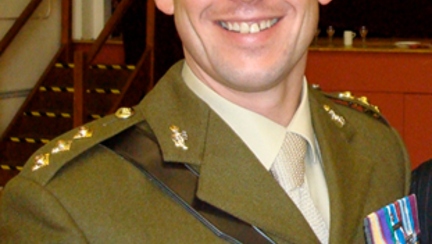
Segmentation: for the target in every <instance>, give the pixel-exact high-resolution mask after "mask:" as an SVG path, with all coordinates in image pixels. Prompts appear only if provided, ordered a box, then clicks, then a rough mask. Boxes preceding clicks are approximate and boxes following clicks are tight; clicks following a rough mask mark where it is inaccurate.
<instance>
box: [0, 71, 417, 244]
mask: <svg viewBox="0 0 432 244" xmlns="http://www.w3.org/2000/svg"><path fill="white" fill-rule="evenodd" d="M181 67H182V63H178V64H176V65H175V66H174V67H173V68H171V70H170V71H168V73H167V74H166V75H165V76H164V77H163V78H162V80H161V81H160V82H159V83H158V85H157V86H156V87H155V88H154V90H153V91H152V92H151V93H150V94H148V95H147V96H146V98H145V99H144V100H143V101H142V103H141V104H139V105H138V106H136V107H135V108H134V114H124V113H121V114H118V115H120V116H115V115H110V116H107V117H105V118H102V119H100V120H97V121H95V122H92V123H90V124H88V125H86V128H85V129H84V128H81V131H80V129H79V128H78V129H76V130H73V131H71V132H69V133H66V134H64V135H62V136H61V137H60V138H58V139H56V140H54V141H52V142H51V143H49V144H48V145H47V146H45V147H43V148H42V149H40V150H39V151H38V152H37V153H36V154H35V155H34V156H33V157H32V158H31V159H30V160H29V162H28V163H27V164H26V166H25V167H24V170H23V171H22V173H21V174H19V175H18V176H17V177H15V178H14V179H13V180H11V181H10V182H9V183H8V185H7V186H6V188H5V190H4V194H3V197H2V199H1V207H0V208H1V224H0V235H1V243H104V244H105V243H225V242H224V241H223V240H222V239H220V238H218V237H217V236H216V235H214V234H213V232H211V231H210V230H209V229H207V228H206V227H205V226H204V225H202V224H201V223H200V222H199V221H197V220H196V219H195V218H194V216H192V215H191V214H189V213H188V212H187V211H185V210H184V208H182V207H181V206H180V205H179V204H177V203H176V202H174V201H173V200H172V199H171V198H170V197H168V196H167V194H165V193H164V192H162V191H160V189H159V188H158V187H157V186H155V184H154V183H153V182H152V181H151V180H149V178H148V177H146V176H145V175H144V174H142V172H141V171H140V170H138V169H137V167H135V166H134V165H132V164H131V163H129V162H128V161H127V160H125V159H124V158H122V157H120V156H119V155H118V154H115V153H114V152H113V151H111V150H109V149H107V148H106V147H105V146H103V145H101V144H100V143H101V142H103V141H105V140H106V139H108V138H111V137H113V136H114V135H116V134H119V133H121V132H122V131H123V130H125V129H127V128H130V127H134V126H135V127H136V128H140V129H141V130H142V131H147V132H149V133H150V134H152V136H154V138H157V142H158V147H155V148H143V149H142V150H143V152H144V153H143V155H146V154H151V153H159V152H160V153H161V154H162V157H163V160H164V161H165V163H166V164H184V163H187V164H190V165H192V166H193V167H194V168H196V169H198V170H199V172H200V177H199V180H198V190H197V192H196V195H197V197H198V198H199V199H201V200H202V201H204V202H207V203H209V204H210V205H212V206H215V207H217V208H218V209H221V210H223V211H224V212H226V213H229V214H230V215H232V216H235V217H237V218H239V219H241V220H243V221H245V222H247V223H249V224H251V225H254V226H256V227H258V228H260V229H261V230H262V231H263V232H264V233H266V234H267V235H268V236H269V237H270V238H272V239H273V240H274V241H275V242H276V243H308V244H309V243H318V239H317V238H316V237H315V235H314V234H313V232H312V230H311V229H310V227H309V225H308V223H307V222H306V221H305V220H304V218H303V217H302V215H301V213H300V212H299V211H298V210H297V209H296V207H295V205H294V203H293V202H292V201H291V200H290V199H289V197H288V196H287V195H286V193H285V191H284V190H283V189H282V188H281V187H280V186H279V184H278V183H277V182H276V181H275V180H274V178H273V177H272V176H271V174H270V173H269V172H267V171H266V170H265V169H264V168H263V167H262V165H261V164H260V162H259V161H258V160H257V158H256V157H255V156H254V155H253V154H252V152H251V151H250V150H249V149H248V148H247V146H246V145H245V144H244V143H243V142H242V141H241V140H240V139H239V137H238V136H237V135H236V134H235V133H234V132H233V131H232V130H231V129H230V128H229V127H228V126H227V125H226V124H225V122H224V121H223V120H221V118H220V117H219V116H218V115H217V114H216V113H215V112H214V111H212V110H211V109H210V108H209V107H208V106H207V105H206V104H205V103H204V102H202V101H201V100H200V99H199V98H198V97H197V96H196V95H195V94H194V93H192V92H191V91H190V90H189V89H188V88H187V87H186V85H185V84H184V82H183V81H182V78H181ZM309 99H310V106H311V113H312V121H313V126H314V130H315V133H316V137H317V141H318V144H319V147H320V151H321V155H322V162H323V168H324V173H325V176H326V181H327V185H328V190H329V197H330V208H331V209H330V213H331V223H330V225H331V227H330V243H364V235H363V227H362V222H363V218H364V217H365V216H366V215H367V214H369V213H370V212H372V211H375V210H377V209H379V208H380V207H382V206H384V205H386V204H388V203H391V202H393V201H394V200H396V199H398V198H400V197H402V196H403V195H404V194H406V193H407V191H408V188H409V174H410V163H409V159H408V155H407V153H406V151H405V148H404V146H403V143H402V141H401V139H400V137H399V136H398V134H397V133H396V132H395V130H394V129H393V128H391V127H390V126H388V125H387V124H385V123H383V122H381V121H379V120H378V119H376V118H374V117H373V116H370V115H366V114H365V113H362V112H359V111H358V110H356V109H353V108H350V107H348V106H346V105H340V104H337V103H334V102H332V101H331V100H329V99H328V98H326V97H325V96H324V95H323V94H322V93H321V92H320V91H317V90H313V89H310V91H309ZM173 125H174V126H176V127H178V128H179V130H180V131H183V130H184V131H185V132H186V133H187V140H185V141H184V143H183V146H186V147H187V150H185V148H182V147H181V146H180V147H179V146H178V145H177V146H176V143H174V141H173V140H172V136H173V131H172V130H171V129H170V127H171V126H173ZM171 128H172V127H171ZM90 132H92V133H90ZM74 137H76V139H74ZM183 139H186V138H183ZM58 140H62V142H61V143H60V144H58V142H57V141H58ZM70 142H71V144H69V143H70ZM65 145H67V146H68V147H69V148H68V149H66V150H64V148H65ZM53 149H54V152H56V153H53ZM36 156H39V157H38V158H37V159H38V160H39V161H38V162H36V161H35V157H36ZM47 159H48V160H47ZM48 161H49V162H48ZM47 163H49V164H48V165H47Z"/></svg>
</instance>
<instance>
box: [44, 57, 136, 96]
mask: <svg viewBox="0 0 432 244" xmlns="http://www.w3.org/2000/svg"><path fill="white" fill-rule="evenodd" d="M71 66H72V67H73V64H61V63H58V64H57V66H56V68H54V69H52V70H51V71H50V72H49V73H48V75H47V77H46V78H45V80H44V82H43V87H46V88H47V90H50V89H49V88H50V87H54V88H73V71H74V70H73V69H72V68H69V67H71ZM61 67H65V68H61ZM91 67H93V68H91V69H88V73H87V75H86V78H85V86H86V88H88V89H91V90H95V89H117V90H120V89H121V88H123V86H124V85H125V84H126V81H127V79H128V77H129V75H130V74H131V73H132V71H133V69H131V68H128V67H134V66H120V65H93V66H91ZM97 67H105V68H97ZM112 67H116V68H112ZM57 90H59V89H57ZM60 90H61V89H60ZM69 90H70V89H69Z"/></svg>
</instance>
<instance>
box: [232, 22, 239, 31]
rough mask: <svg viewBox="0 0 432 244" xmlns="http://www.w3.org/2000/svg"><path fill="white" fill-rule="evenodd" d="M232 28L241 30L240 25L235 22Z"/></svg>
mask: <svg viewBox="0 0 432 244" xmlns="http://www.w3.org/2000/svg"><path fill="white" fill-rule="evenodd" d="M232 30H233V31H235V32H240V25H239V24H238V23H234V24H233V28H232Z"/></svg>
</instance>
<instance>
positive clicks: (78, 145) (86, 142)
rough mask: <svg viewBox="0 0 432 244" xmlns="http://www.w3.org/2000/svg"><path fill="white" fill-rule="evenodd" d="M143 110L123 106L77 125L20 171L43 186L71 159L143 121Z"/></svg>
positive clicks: (50, 144)
mask: <svg viewBox="0 0 432 244" xmlns="http://www.w3.org/2000/svg"><path fill="white" fill-rule="evenodd" d="M140 113H141V110H140V109H136V110H135V109H134V108H120V109H118V110H117V112H116V113H115V114H112V115H108V116H106V117H103V118H101V119H98V120H95V121H93V122H90V123H88V124H86V125H83V126H80V127H78V128H75V129H73V130H71V131H69V132H67V133H65V134H63V135H61V136H59V137H57V138H56V139H54V140H52V141H50V142H49V143H47V144H46V145H45V146H44V147H42V148H41V149H39V150H38V151H37V152H36V153H34V154H33V156H32V157H30V159H29V160H28V161H27V163H26V165H25V166H24V168H23V170H22V172H21V174H22V175H23V176H25V177H26V178H30V179H32V180H34V181H36V182H38V183H40V184H42V185H45V184H46V183H47V182H49V181H50V179H52V177H54V175H55V174H56V173H57V172H58V171H59V170H60V169H61V168H62V167H63V166H65V165H66V164H67V163H68V162H70V161H71V160H73V159H74V158H76V157H78V156H79V155H81V154H82V153H84V152H85V151H87V150H89V149H90V148H92V147H94V146H95V145H97V144H99V143H101V142H103V141H105V140H107V139H108V138H110V137H113V136H114V135H116V134H118V133H120V132H122V131H124V130H126V129H127V128H129V127H131V126H133V125H135V124H137V123H139V122H141V121H143V120H144V116H143V115H142V114H140Z"/></svg>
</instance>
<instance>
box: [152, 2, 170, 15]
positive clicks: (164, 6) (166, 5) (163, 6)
mask: <svg viewBox="0 0 432 244" xmlns="http://www.w3.org/2000/svg"><path fill="white" fill-rule="evenodd" d="M154 1H155V3H156V6H157V8H158V9H159V10H160V11H162V12H163V13H165V14H167V15H173V14H174V0H154Z"/></svg>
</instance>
